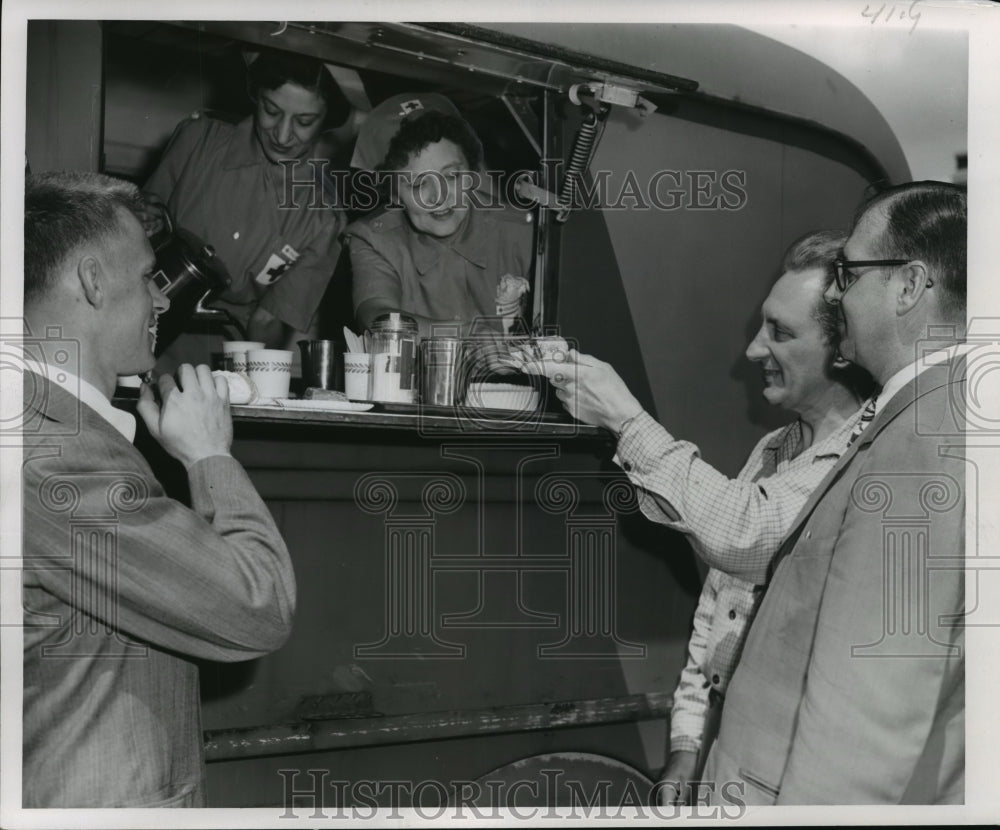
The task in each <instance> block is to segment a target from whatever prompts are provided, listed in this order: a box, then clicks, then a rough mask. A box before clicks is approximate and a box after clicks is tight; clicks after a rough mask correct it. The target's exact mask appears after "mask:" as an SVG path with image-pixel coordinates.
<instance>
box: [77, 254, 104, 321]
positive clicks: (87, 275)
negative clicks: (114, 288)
mask: <svg viewBox="0 0 1000 830" xmlns="http://www.w3.org/2000/svg"><path fill="white" fill-rule="evenodd" d="M76 276H77V279H79V280H80V287H81V288H82V289H83V296H84V297H86V298H87V302H88V303H89V304H90V305H91V307H92V308H95V309H98V308H101V307H103V305H104V303H105V301H106V300H107V279H106V273H105V271H104V268H103V266H102V265H101V262H100V260H98V258H97V257H95V256H94V255H93V254H87V255H86V256H85V257H83V259H81V260H80V261H79V262H78V263H77V265H76Z"/></svg>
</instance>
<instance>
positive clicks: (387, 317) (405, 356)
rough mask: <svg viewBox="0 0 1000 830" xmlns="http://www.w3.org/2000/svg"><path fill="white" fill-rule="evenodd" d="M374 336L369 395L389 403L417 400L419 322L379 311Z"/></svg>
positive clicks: (372, 326)
mask: <svg viewBox="0 0 1000 830" xmlns="http://www.w3.org/2000/svg"><path fill="white" fill-rule="evenodd" d="M369 331H370V332H371V336H372V345H371V355H372V363H371V376H370V379H369V387H368V390H369V392H368V398H369V399H370V400H373V401H386V402H390V403H416V401H417V340H418V334H417V331H418V329H417V322H416V320H414V319H413V318H412V317H407V316H406V315H405V314H400V313H399V312H398V311H392V312H389V313H388V314H380V315H379V316H378V317H376V318H375V320H374V322H372V325H371V328H370V329H369Z"/></svg>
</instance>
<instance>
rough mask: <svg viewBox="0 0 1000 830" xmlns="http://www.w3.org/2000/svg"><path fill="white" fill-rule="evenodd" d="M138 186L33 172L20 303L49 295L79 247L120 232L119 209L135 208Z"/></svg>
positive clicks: (27, 186)
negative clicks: (22, 299) (64, 267)
mask: <svg viewBox="0 0 1000 830" xmlns="http://www.w3.org/2000/svg"><path fill="white" fill-rule="evenodd" d="M141 207H142V197H141V196H140V195H139V188H137V187H136V186H135V185H134V184H132V183H131V182H127V181H123V180H121V179H115V178H112V177H111V176H105V175H102V174H100V173H86V172H82V171H59V172H51V173H34V174H29V175H28V176H26V177H25V182H24V302H25V304H26V305H27V304H29V303H32V302H35V301H37V300H40V299H42V298H43V297H45V296H46V294H48V292H49V290H50V289H51V287H52V284H53V282H54V281H55V278H56V275H57V274H58V272H59V269H60V268H61V267H62V266H63V264H64V262H65V260H66V258H67V257H68V256H69V255H70V254H71V253H72V252H73V251H75V250H76V249H77V248H79V247H80V246H81V245H85V244H92V243H95V242H96V243H103V242H105V241H107V240H110V239H111V238H113V237H114V236H116V235H117V234H120V233H121V231H122V227H121V220H120V216H119V214H118V211H119V210H120V209H122V208H124V209H126V210H129V211H132V212H133V213H136V212H138V211H139V210H140V209H141Z"/></svg>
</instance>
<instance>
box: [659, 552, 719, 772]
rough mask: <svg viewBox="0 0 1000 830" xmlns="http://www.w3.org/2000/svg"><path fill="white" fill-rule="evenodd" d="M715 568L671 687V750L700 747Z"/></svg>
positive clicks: (703, 592) (715, 589) (703, 718)
mask: <svg viewBox="0 0 1000 830" xmlns="http://www.w3.org/2000/svg"><path fill="white" fill-rule="evenodd" d="M718 573H719V572H718V571H715V570H711V571H709V572H708V576H707V577H706V578H705V584H704V585H703V586H702V589H701V596H700V597H699V598H698V607H697V608H695V611H694V624H693V626H692V630H691V637H690V639H689V640H688V652H687V654H688V656H687V664H686V665H685V666H684V668H683V669H682V670H681V677H680V680H679V681H678V683H677V688H676V690H675V691H674V702H673V706H672V707H671V709H670V751H671V752H675V751H677V750H688V751H690V752H698V751H699V750H700V749H701V743H702V736H703V735H704V733H705V712H706V711H707V709H708V691H709V688H710V683H709V681H708V678H707V677H705V672H704V671H703V669H702V666H704V665H705V662H706V658H707V653H706V652H707V650H708V638H709V632H710V631H711V628H712V616H713V615H714V614H715V602H716V594H717V587H718V580H717V577H718Z"/></svg>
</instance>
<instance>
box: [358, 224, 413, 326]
mask: <svg viewBox="0 0 1000 830" xmlns="http://www.w3.org/2000/svg"><path fill="white" fill-rule="evenodd" d="M347 244H348V247H349V248H350V251H351V271H352V272H353V275H354V276H353V280H354V282H353V295H354V311H355V313H357V310H358V306H360V305H361V303H363V302H365V300H385V301H386V302H387V303H388V304H389V305H391V306H393V307H398V306H399V304H400V301H401V300H402V298H403V286H402V282H401V280H400V275H399V273H398V272H397V271H396V269H395V268H394V267H393V266H392V263H390V262H389V260H388V259H386V258H385V257H384V256H383V255H382V254H380V253H379V252H378V251H377V250H376V248H375V247H374V246H373V245H372V243H371V241H369V240H368V239H366V238H364V237H362V236H359V235H357V233H349V234H348V237H347Z"/></svg>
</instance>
